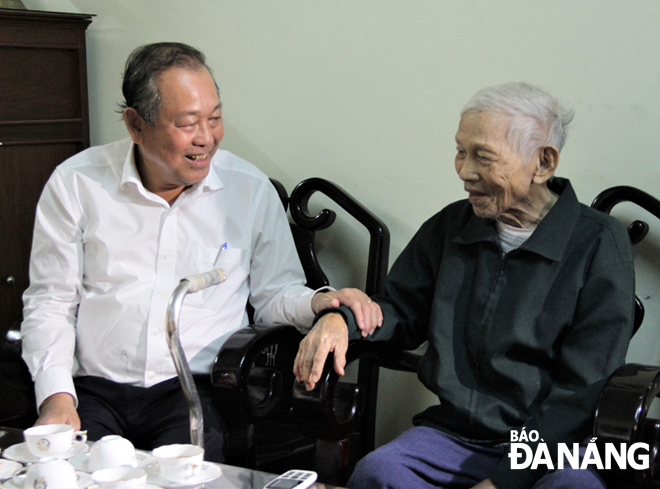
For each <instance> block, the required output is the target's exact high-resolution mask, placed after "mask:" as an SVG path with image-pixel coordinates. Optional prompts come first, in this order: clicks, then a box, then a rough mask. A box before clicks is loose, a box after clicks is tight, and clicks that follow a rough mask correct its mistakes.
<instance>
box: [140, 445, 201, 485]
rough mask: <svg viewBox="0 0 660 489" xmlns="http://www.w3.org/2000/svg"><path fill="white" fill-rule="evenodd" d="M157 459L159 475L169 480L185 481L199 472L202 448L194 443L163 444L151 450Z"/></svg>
mask: <svg viewBox="0 0 660 489" xmlns="http://www.w3.org/2000/svg"><path fill="white" fill-rule="evenodd" d="M151 453H152V454H153V456H154V457H155V458H156V460H157V461H158V466H159V467H160V476H161V477H162V478H163V479H166V480H168V481H171V482H187V481H188V480H190V479H191V478H194V477H195V476H196V475H197V474H199V472H200V470H201V468H202V462H203V461H204V449H203V448H202V447H198V446H196V445H178V444H177V445H164V446H162V447H158V448H156V449H154V450H152V451H151Z"/></svg>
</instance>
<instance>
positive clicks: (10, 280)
mask: <svg viewBox="0 0 660 489" xmlns="http://www.w3.org/2000/svg"><path fill="white" fill-rule="evenodd" d="M15 283H16V279H15V278H14V277H12V276H11V275H10V276H9V277H7V285H8V286H9V287H13V286H14V284H15Z"/></svg>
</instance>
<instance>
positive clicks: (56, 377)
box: [22, 43, 380, 461]
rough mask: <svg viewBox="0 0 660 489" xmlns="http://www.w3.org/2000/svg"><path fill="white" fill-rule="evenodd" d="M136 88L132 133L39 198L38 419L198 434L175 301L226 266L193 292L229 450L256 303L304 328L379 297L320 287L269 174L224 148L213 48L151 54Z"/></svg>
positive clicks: (216, 446)
mask: <svg viewBox="0 0 660 489" xmlns="http://www.w3.org/2000/svg"><path fill="white" fill-rule="evenodd" d="M123 94H124V97H125V103H124V105H123V118H124V122H125V123H126V127H127V128H128V132H129V133H130V136H131V138H130V139H126V140H123V141H118V142H116V143H112V144H108V145H105V146H100V147H94V148H91V149H89V150H86V151H84V152H82V153H80V154H78V155H76V156H74V157H73V158H71V159H70V160H68V161H66V162H64V163H63V164H62V165H60V166H59V167H58V168H57V169H56V170H55V172H54V173H53V175H52V176H51V178H50V180H49V182H48V183H47V185H46V187H45V189H44V191H43V194H42V197H41V200H40V202H39V205H38V209H37V216H36V224H35V230H34V242H33V247H32V259H31V268H30V282H31V283H30V287H29V289H28V290H27V291H26V292H25V295H24V302H25V311H24V312H25V320H24V322H23V325H22V333H23V356H24V358H25V361H26V362H27V364H28V366H29V368H30V370H31V372H32V375H33V377H34V380H35V390H36V396H37V405H38V407H39V412H40V416H39V419H38V421H37V424H47V423H68V424H71V425H73V426H74V427H76V428H79V427H80V426H81V424H82V427H83V428H84V429H86V430H88V433H89V438H90V439H92V440H94V439H98V438H99V437H101V436H104V435H106V434H111V433H114V434H121V435H123V436H125V437H127V438H129V439H131V440H132V441H133V442H134V444H135V445H136V446H137V447H138V448H154V447H157V446H160V445H164V444H169V443H189V441H190V435H189V421H188V410H187V404H186V401H185V398H184V397H183V394H182V392H181V388H180V385H179V383H178V379H177V378H176V370H175V367H174V364H173V361H172V359H171V356H170V352H169V350H168V346H167V341H166V338H165V315H166V310H167V303H168V298H169V296H170V294H171V292H172V291H173V290H174V288H175V286H176V285H177V283H178V282H179V280H180V279H181V278H183V277H185V276H189V275H192V274H196V273H201V272H204V271H208V270H210V269H211V268H214V267H219V268H222V269H224V270H225V271H226V272H227V276H228V277H227V280H226V281H225V282H224V283H223V284H221V285H219V286H217V287H214V288H209V289H206V290H205V291H202V292H200V293H197V294H195V295H191V296H190V297H189V298H188V299H187V300H186V301H185V303H184V306H183V309H182V311H181V324H182V326H181V332H180V336H181V342H182V344H183V348H184V350H185V352H186V356H187V358H188V359H189V362H190V365H191V369H192V371H193V373H195V374H199V375H200V376H201V377H199V379H198V382H197V384H198V388H199V390H200V394H201V397H202V401H203V405H204V417H205V421H206V423H205V425H206V426H207V427H208V429H207V432H206V433H205V438H206V447H207V457H206V458H207V459H209V460H215V461H222V459H223V455H222V450H223V443H222V432H223V430H222V424H221V420H220V419H219V418H218V417H217V415H216V413H215V412H214V411H213V407H212V403H211V401H210V396H209V387H210V386H209V385H208V384H209V380H208V373H209V371H210V366H211V364H212V362H213V359H214V355H215V353H216V352H217V351H218V348H219V346H220V345H221V344H222V343H223V342H224V340H225V339H226V338H227V337H228V336H229V335H231V334H232V333H233V332H234V331H236V330H237V329H238V328H240V327H241V326H244V325H246V324H247V321H248V319H247V314H246V304H247V302H248V300H249V302H250V304H251V305H252V306H253V307H254V317H255V319H256V321H257V322H262V323H290V324H295V325H296V326H297V327H299V328H301V329H303V330H306V329H308V328H309V327H310V326H311V322H312V320H313V318H314V314H315V313H317V312H319V311H320V309H321V308H323V307H325V306H327V305H331V304H333V305H339V303H340V302H341V303H345V304H349V305H350V306H352V307H353V309H354V310H355V312H356V313H357V314H360V315H362V317H365V318H366V319H369V317H371V314H372V312H370V311H372V310H373V308H374V307H377V306H375V305H373V304H371V305H366V301H367V300H368V298H367V297H366V296H364V294H362V296H364V297H362V296H361V295H360V293H359V292H357V291H346V293H342V292H341V291H340V292H329V293H319V294H315V292H314V291H313V290H310V289H308V288H306V287H305V286H304V283H305V280H304V275H303V272H302V268H301V266H300V262H299V261H298V256H297V254H296V251H295V247H294V245H293V241H292V238H291V234H290V231H289V226H288V222H287V220H286V217H285V215H284V212H283V208H282V205H281V203H280V201H279V199H278V197H277V195H276V192H275V191H274V189H273V187H272V186H271V184H270V182H269V180H268V178H267V177H266V176H265V175H264V174H263V173H261V172H260V171H259V170H257V169H256V168H255V167H254V166H252V165H251V164H249V163H248V162H246V161H244V160H242V159H241V158H239V157H237V156H235V155H233V154H231V153H229V152H227V151H223V150H220V149H218V144H219V143H220V140H221V139H222V137H223V134H224V129H223V121H222V110H221V105H220V99H219V93H218V89H217V86H216V83H215V80H214V79H213V77H212V75H211V72H210V70H209V68H208V67H207V66H206V64H205V60H204V55H203V54H202V53H200V52H199V51H197V50H196V49H194V48H191V47H190V46H186V45H183V44H177V43H159V44H152V45H147V46H142V47H141V48H138V49H136V50H135V51H134V52H133V53H132V54H131V56H130V57H129V59H128V61H127V63H126V71H125V74H124V82H123ZM363 306H364V307H363ZM377 312H378V313H379V312H380V311H377ZM373 317H376V316H373Z"/></svg>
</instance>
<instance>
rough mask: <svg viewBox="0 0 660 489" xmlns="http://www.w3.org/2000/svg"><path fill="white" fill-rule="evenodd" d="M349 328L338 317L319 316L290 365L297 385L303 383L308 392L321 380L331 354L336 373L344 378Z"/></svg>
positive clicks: (338, 315) (333, 314)
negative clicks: (333, 355)
mask: <svg viewBox="0 0 660 489" xmlns="http://www.w3.org/2000/svg"><path fill="white" fill-rule="evenodd" d="M347 349H348V328H347V327H346V322H345V321H344V318H343V317H342V315H341V314H338V313H329V314H326V315H325V316H323V317H321V319H319V321H318V322H317V323H316V324H315V325H314V327H313V328H312V330H311V331H310V332H309V333H307V336H305V338H303V340H302V341H301V342H300V347H299V348H298V354H297V355H296V360H295V362H294V364H293V373H294V375H295V376H296V379H298V382H305V387H306V388H307V390H308V391H311V390H312V389H313V388H314V386H315V385H316V383H317V382H318V381H319V379H320V378H321V373H322V372H323V366H324V365H325V360H326V358H327V357H328V353H330V352H334V354H335V358H334V367H335V372H337V374H339V375H344V366H345V365H346V350H347Z"/></svg>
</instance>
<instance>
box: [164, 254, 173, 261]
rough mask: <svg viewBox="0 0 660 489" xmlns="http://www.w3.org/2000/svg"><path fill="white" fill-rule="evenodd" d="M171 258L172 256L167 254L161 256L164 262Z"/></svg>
mask: <svg viewBox="0 0 660 489" xmlns="http://www.w3.org/2000/svg"><path fill="white" fill-rule="evenodd" d="M171 256H172V255H170V254H169V253H165V254H164V255H163V259H164V260H169V259H170V257H171Z"/></svg>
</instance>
